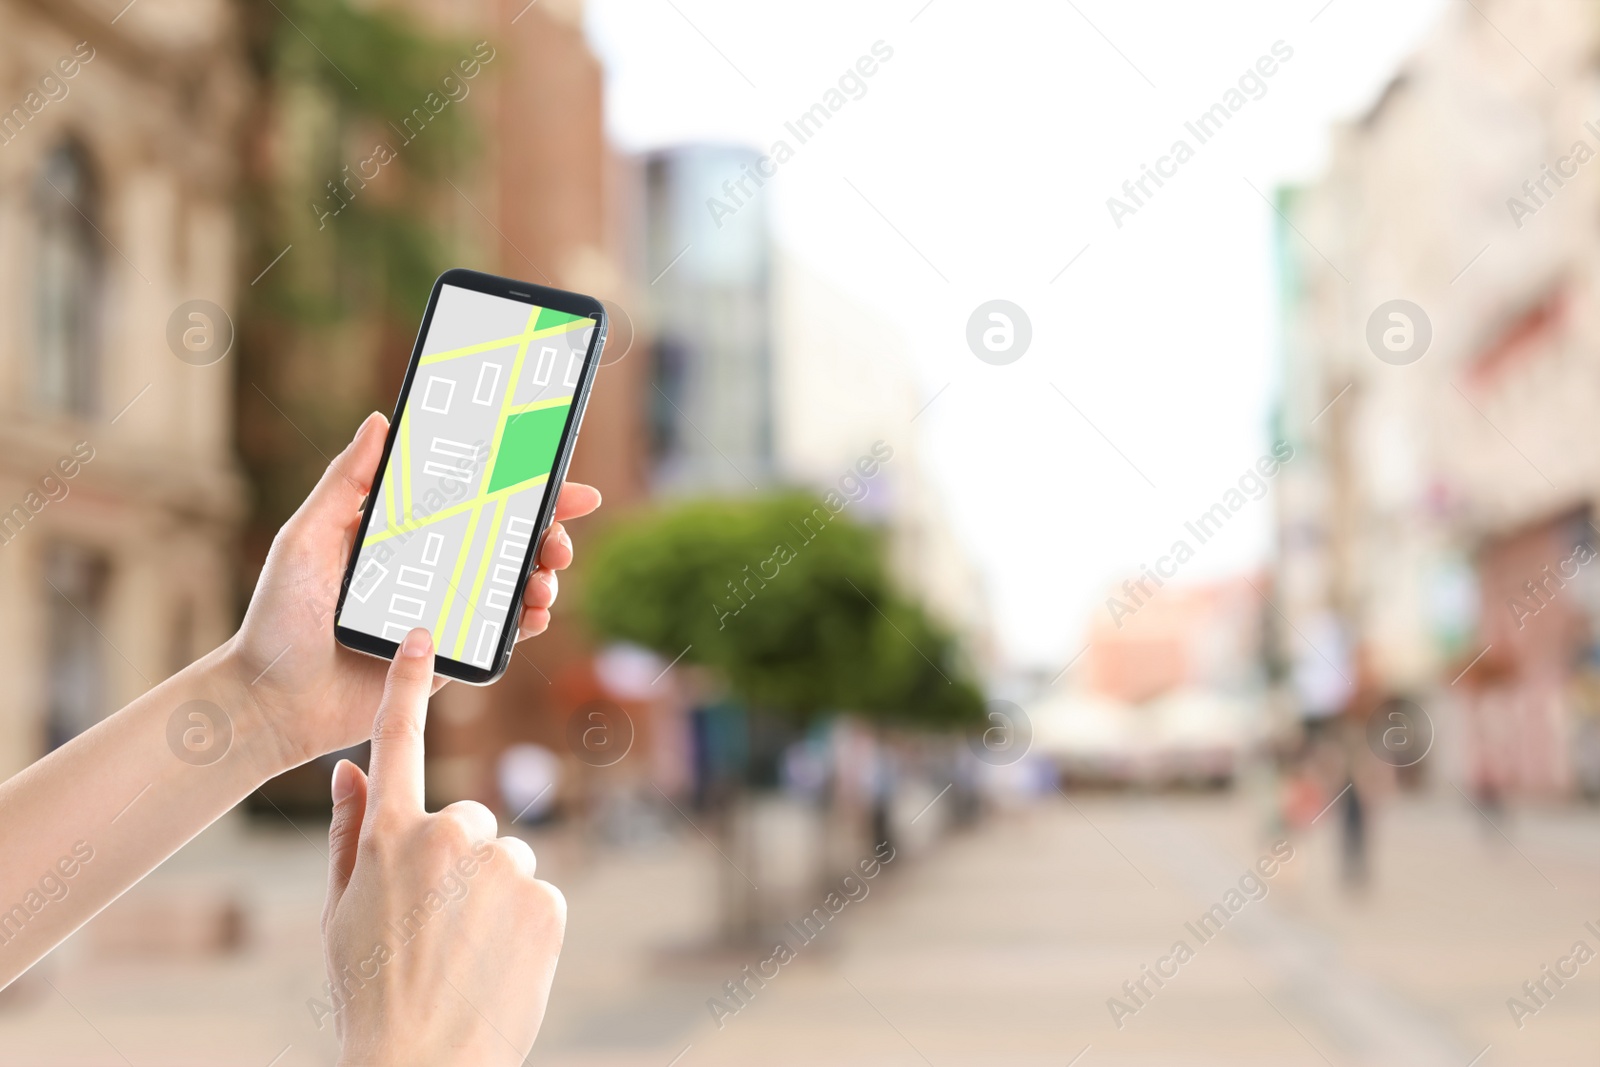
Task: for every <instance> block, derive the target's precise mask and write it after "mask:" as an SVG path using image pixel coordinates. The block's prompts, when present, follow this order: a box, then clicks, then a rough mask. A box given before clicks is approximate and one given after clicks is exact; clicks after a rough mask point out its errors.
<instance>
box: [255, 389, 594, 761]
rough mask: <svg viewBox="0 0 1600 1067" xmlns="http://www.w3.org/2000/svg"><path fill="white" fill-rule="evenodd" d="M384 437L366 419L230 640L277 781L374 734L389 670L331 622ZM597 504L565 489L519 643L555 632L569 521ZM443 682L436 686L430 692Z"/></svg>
mask: <svg viewBox="0 0 1600 1067" xmlns="http://www.w3.org/2000/svg"><path fill="white" fill-rule="evenodd" d="M387 431H388V421H387V420H386V419H385V418H384V417H383V416H382V415H380V414H378V413H376V412H374V413H373V414H372V415H369V416H368V417H367V420H366V421H365V422H363V423H362V424H361V428H360V429H359V430H358V431H357V432H356V435H355V439H354V440H353V441H351V442H350V444H349V446H348V447H347V448H346V449H345V450H344V451H343V452H341V453H340V454H339V455H338V456H336V457H335V458H334V460H333V461H332V462H331V463H330V464H329V465H328V469H327V470H326V471H325V472H324V473H323V476H322V480H321V481H319V482H318V483H317V485H316V488H315V489H313V490H312V491H311V495H310V496H309V497H307V498H306V500H305V502H304V503H303V504H301V506H300V508H299V510H298V511H296V512H295V513H294V515H293V516H292V517H291V518H290V519H289V521H288V522H287V523H285V524H284V526H283V528H282V529H281V530H279V531H278V536H277V537H276V538H274V539H273V542H272V550H271V551H270V552H269V553H268V555H267V562H266V566H265V567H264V568H263V570H262V572H261V576H260V578H259V579H258V580H257V582H256V589H255V593H254V595H253V596H252V597H251V599H250V608H249V610H248V611H247V612H246V613H245V618H244V623H243V624H242V625H241V626H240V628H239V632H238V633H237V634H236V635H235V636H234V637H233V638H232V640H230V641H229V643H228V646H227V650H226V651H227V658H228V660H229V662H231V663H232V664H233V665H234V670H235V672H236V674H237V677H238V680H239V690H240V691H241V692H243V693H245V694H246V695H247V697H248V706H249V707H250V708H251V709H253V710H254V711H256V712H257V713H258V714H259V718H260V725H261V726H262V727H263V730H262V731H261V733H262V737H263V741H264V742H266V741H270V742H271V743H272V750H271V751H270V752H267V753H264V756H265V759H266V767H267V769H268V770H271V771H273V773H276V772H277V771H281V770H285V769H287V768H289V767H294V766H298V765H299V764H301V763H304V762H305V761H307V760H309V759H312V758H314V757H316V756H320V755H322V754H323V753H326V752H332V751H336V750H338V749H341V748H347V747H349V746H350V745H354V744H357V743H359V742H360V741H362V740H364V739H365V738H366V737H368V736H369V734H370V732H371V728H372V709H373V708H374V707H376V706H377V703H378V697H379V694H380V693H381V692H382V691H383V685H384V673H385V669H386V664H385V663H384V662H383V661H381V660H378V659H374V658H372V657H370V656H365V655H362V654H361V653H358V652H353V651H351V650H350V649H348V648H345V647H343V646H341V645H339V644H338V643H337V642H336V641H335V640H334V637H333V621H334V619H333V616H334V607H335V605H336V604H337V601H338V595H339V584H340V581H341V579H342V577H343V575H344V570H345V565H346V563H347V562H348V560H349V558H350V550H351V546H352V542H353V540H354V538H355V533H356V529H357V527H358V526H359V523H360V508H361V505H362V502H363V501H364V500H366V498H367V496H368V494H369V493H370V492H371V489H372V481H373V477H374V475H375V474H376V473H377V469H378V462H379V460H380V458H381V457H382V454H383V442H384V436H385V434H386V433H387ZM599 506H600V493H599V491H598V490H596V489H594V488H592V487H590V486H587V485H582V484H580V483H577V482H568V483H566V484H564V485H563V486H562V487H561V493H560V496H559V497H558V498H557V503H556V512H555V518H556V521H555V522H554V523H553V524H552V525H551V527H550V532H549V534H548V535H547V536H546V537H545V540H544V544H543V546H542V547H541V549H540V554H539V561H538V567H537V569H536V570H535V571H534V572H533V574H532V575H531V576H530V578H529V579H528V587H527V592H526V594H525V596H524V598H523V609H522V617H521V620H520V623H519V630H518V640H521V639H524V638H527V637H531V636H533V635H534V634H538V633H542V632H543V631H544V629H545V627H547V626H548V625H549V624H550V607H551V605H553V604H554V603H555V599H556V592H557V581H556V572H557V571H559V570H562V569H564V568H566V567H567V566H568V565H570V564H571V563H572V540H571V538H569V537H568V536H567V532H566V530H565V529H564V528H563V527H562V525H561V520H563V519H575V518H579V517H581V516H583V515H587V514H589V513H590V512H592V511H594V510H595V508H597V507H599ZM444 681H445V680H444V679H442V678H440V679H436V680H435V681H434V682H433V687H434V689H435V690H437V689H438V688H439V687H441V686H443V685H444Z"/></svg>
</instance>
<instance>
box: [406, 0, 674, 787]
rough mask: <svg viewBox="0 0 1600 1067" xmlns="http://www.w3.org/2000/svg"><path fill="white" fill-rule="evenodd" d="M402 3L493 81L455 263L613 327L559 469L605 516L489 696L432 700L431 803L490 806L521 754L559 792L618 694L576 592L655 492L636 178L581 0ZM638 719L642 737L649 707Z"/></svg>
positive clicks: (451, 211) (455, 209)
mask: <svg viewBox="0 0 1600 1067" xmlns="http://www.w3.org/2000/svg"><path fill="white" fill-rule="evenodd" d="M411 6H412V8H413V9H414V10H416V11H418V12H419V13H421V14H422V15H424V16H425V17H426V18H427V19H428V20H429V21H430V24H432V25H437V26H438V27H439V28H440V30H441V32H449V33H453V34H455V35H456V36H458V37H469V38H472V39H476V38H483V39H487V40H489V41H490V42H491V43H492V45H493V47H494V48H495V50H496V56H495V59H494V61H493V63H492V65H491V66H490V68H489V70H490V73H491V75H492V76H491V77H490V78H488V79H486V81H485V83H484V84H482V85H481V86H480V87H479V88H478V89H476V90H475V95H474V97H472V98H470V99H469V101H468V103H469V104H471V105H473V106H475V107H476V111H475V112H474V113H473V114H474V116H475V121H476V123H477V124H478V126H479V129H480V135H479V139H478V140H479V142H480V151H481V154H479V155H475V156H474V157H473V158H472V159H469V160H464V161H463V165H462V166H461V168H460V169H459V172H458V173H457V174H455V175H452V176H451V181H452V182H453V183H454V184H455V185H456V186H458V187H459V192H452V193H451V194H450V199H449V200H448V201H447V202H446V207H445V209H444V216H445V218H446V219H447V220H448V222H447V223H446V226H445V229H446V233H447V237H448V240H449V242H450V243H451V245H452V247H453V248H455V249H456V250H457V254H458V256H459V259H460V262H461V263H463V264H466V265H471V266H474V267H477V268H479V269H483V270H487V271H490V272H492V273H498V274H503V275H507V276H510V277H514V278H523V279H527V280H530V281H534V282H538V283H540V284H543V285H551V286H555V287H557V288H562V289H570V290H575V291H578V292H583V293H588V294H591V295H593V296H596V297H598V298H600V299H602V300H603V301H604V302H605V304H606V306H607V310H608V313H609V315H610V318H611V320H612V322H611V329H610V332H609V334H608V337H607V341H606V351H605V354H604V356H603V364H602V368H601V370H600V373H599V377H598V378H597V379H596V382H595V386H594V392H593V394H592V398H591V400H590V403H589V405H588V408H587V410H586V412H585V415H584V421H583V433H582V436H581V437H580V438H579V442H578V447H577V451H576V452H575V454H574V457H573V462H572V467H571V469H570V475H569V476H570V477H571V478H572V479H573V480H575V481H583V482H589V483H591V484H593V485H595V486H597V487H598V488H599V489H600V491H601V493H602V494H603V496H604V498H605V507H604V508H603V509H602V511H601V513H600V514H599V515H597V516H596V517H595V518H593V519H585V520H580V521H579V522H578V523H577V524H575V525H574V526H573V540H574V541H575V543H576V544H577V546H578V547H577V564H576V566H575V567H574V569H573V570H572V571H570V572H568V573H567V574H564V575H563V576H562V599H561V603H560V604H559V605H558V606H557V609H556V621H555V622H554V623H553V624H552V625H551V627H550V629H549V630H548V631H547V632H546V633H545V634H543V635H542V636H540V637H538V638H536V639H534V640H532V641H529V642H525V643H523V644H521V645H519V646H518V652H517V654H516V655H515V656H513V658H512V663H511V667H510V669H509V670H508V671H507V674H506V676H505V678H504V679H503V680H501V681H500V682H498V683H496V684H495V685H494V686H492V687H488V688H481V689H480V688H473V687H470V686H451V687H449V688H447V689H446V690H444V691H443V692H442V693H441V694H440V695H439V696H438V697H437V698H436V699H435V702H434V707H435V711H436V714H435V716H434V718H433V719H431V720H430V728H429V729H430V734H429V758H430V770H429V774H430V779H429V787H430V790H432V791H435V792H436V793H437V794H438V797H439V799H454V798H456V797H474V798H476V799H481V800H484V801H488V802H490V803H494V802H496V801H497V800H499V799H501V798H499V797H497V795H496V794H497V785H496V773H497V772H496V762H497V760H498V758H499V756H500V754H501V752H503V751H504V750H506V749H507V748H509V747H510V746H512V745H515V744H529V743H532V744H537V745H540V746H542V747H543V748H544V749H546V750H549V751H551V752H554V753H557V754H559V755H560V756H561V757H563V758H564V759H567V766H568V773H567V774H566V775H565V782H564V784H563V786H562V789H563V790H565V789H566V788H567V787H568V785H569V784H570V782H571V779H572V777H573V775H574V773H576V772H578V771H581V770H582V768H581V767H579V766H576V765H572V764H571V762H570V755H571V751H570V745H569V744H568V742H567V739H566V736H565V731H566V726H567V722H568V719H569V718H570V717H571V715H572V714H573V713H574V711H575V710H576V709H577V708H579V707H580V706H581V705H583V704H585V703H586V702H588V701H592V700H602V699H615V698H614V696H613V695H612V694H611V693H610V691H609V690H608V689H607V688H606V687H605V686H604V685H603V684H602V682H601V680H600V678H599V676H598V673H597V670H596V665H595V652H596V650H595V649H594V647H593V646H592V645H591V644H590V643H589V642H588V640H587V639H586V637H585V636H584V632H583V627H582V624H581V622H580V620H579V611H578V589H579V588H580V587H581V582H582V567H583V560H584V550H583V546H584V543H585V541H586V540H587V539H588V538H589V537H590V536H591V535H592V534H593V533H594V532H596V531H597V529H598V528H600V527H601V526H603V524H604V523H606V522H608V521H614V519H615V518H616V517H620V516H621V515H623V514H625V513H626V512H627V511H628V509H629V508H631V507H633V506H635V505H637V504H638V503H639V502H640V501H641V500H643V499H644V498H645V496H646V494H647V493H648V492H649V490H650V485H651V478H652V466H651V462H650V436H649V428H648V421H647V418H646V413H647V412H648V411H649V406H650V398H649V396H648V395H647V394H648V393H649V392H650V388H649V383H650V370H651V360H650V343H649V341H648V340H646V339H643V337H642V336H641V335H642V333H643V332H644V331H646V330H648V328H649V327H648V324H649V322H650V315H649V309H648V307H646V306H644V298H643V291H644V288H645V287H644V285H643V283H641V282H640V281H639V279H638V277H637V272H636V262H635V258H634V257H635V250H636V248H637V245H638V243H639V226H640V221H639V220H640V219H641V212H640V208H639V206H638V198H639V196H640V192H639V189H640V184H641V181H642V178H641V176H640V174H639V173H638V171H637V168H636V167H634V166H633V165H632V164H631V162H629V161H627V160H622V159H619V158H618V157H617V156H616V155H615V154H614V153H613V152H612V151H611V149H610V147H609V146H608V144H607V143H606V139H605V130H604V117H603V85H602V72H601V69H600V65H599V62H598V61H597V60H596V58H595V56H594V54H593V53H592V52H591V51H590V49H589V45H588V42H587V40H586V39H585V37H584V33H583V4H582V2H581V0H555V2H551V0H545V2H542V3H539V4H536V5H531V6H529V5H527V4H526V0H521V2H518V3H511V2H508V3H499V4H494V5H489V7H488V8H487V9H484V10H479V9H476V8H469V7H464V6H463V5H459V4H454V3H450V2H446V0H412V4H411ZM513 20H514V21H513ZM508 27H509V28H508ZM408 355H409V349H407V351H406V352H405V353H403V354H402V363H401V364H400V365H399V367H398V368H397V369H398V370H399V371H403V369H404V364H403V358H404V356H408ZM396 381H397V382H398V375H397V376H396ZM636 710H640V714H639V716H638V718H639V720H640V728H641V730H645V729H646V728H647V727H648V721H649V716H648V712H647V709H643V710H641V709H636ZM640 743H641V746H643V745H644V744H645V743H646V742H645V741H644V740H643V739H641V742H640Z"/></svg>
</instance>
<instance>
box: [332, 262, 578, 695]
mask: <svg viewBox="0 0 1600 1067" xmlns="http://www.w3.org/2000/svg"><path fill="white" fill-rule="evenodd" d="M447 285H453V286H455V287H457V288H458V289H468V290H471V291H473V292H479V293H487V294H489V295H491V296H498V297H503V298H505V299H507V300H514V301H517V302H518V303H523V304H531V305H537V306H538V307H542V308H549V309H550V310H552V311H560V312H564V313H566V314H569V315H580V316H583V317H584V318H589V319H594V320H595V324H596V329H595V331H594V334H593V335H592V336H591V337H590V339H589V350H588V352H587V353H585V355H584V360H583V369H582V371H581V372H580V374H579V377H578V386H577V390H576V392H574V394H573V398H572V407H571V409H570V410H569V412H568V414H567V424H566V426H565V427H563V428H562V431H561V441H560V443H559V445H558V446H557V447H556V458H555V466H554V467H553V468H552V469H551V472H550V480H549V481H548V482H546V483H545V484H546V487H547V490H546V492H545V496H544V501H543V502H542V503H541V504H540V507H539V518H538V523H537V524H536V525H535V526H534V531H533V536H532V537H531V538H530V539H529V541H528V552H527V554H526V555H525V556H524V558H523V560H522V569H521V571H520V573H519V574H518V577H517V587H516V596H515V598H514V599H513V600H512V602H511V607H510V608H509V609H508V615H507V618H506V623H505V625H504V626H503V627H502V628H501V632H500V644H499V647H498V648H497V649H496V651H495V658H494V661H493V663H492V664H491V665H490V666H488V667H479V666H476V665H474V664H471V663H464V662H462V661H461V660H458V659H453V658H451V657H448V656H442V655H439V654H438V653H437V651H436V652H435V654H434V657H433V670H434V673H435V674H439V675H443V676H444V677H446V678H453V679H455V680H457V681H462V682H466V683H467V684H469V685H488V684H489V683H490V682H493V681H495V680H496V679H497V678H499V677H500V676H501V675H502V674H504V673H505V671H506V668H507V667H508V666H510V664H511V652H512V649H513V648H514V647H515V645H516V638H517V631H518V628H519V626H520V623H521V621H522V598H523V594H524V593H525V592H526V591H527V585H528V578H529V576H530V575H531V574H532V572H533V567H534V561H535V560H537V559H538V558H539V550H540V548H541V547H543V545H544V538H545V534H546V533H547V532H548V531H549V529H550V523H551V520H552V518H553V516H554V514H555V507H556V500H557V498H558V497H559V496H560V495H561V493H560V487H561V485H562V484H563V483H564V482H565V480H566V474H567V465H568V463H569V462H570V461H571V459H572V453H573V450H574V447H575V446H576V444H577V439H578V429H579V427H580V426H581V424H582V422H583V413H584V409H585V408H586V407H587V406H588V402H589V391H590V389H591V388H592V386H593V385H594V379H595V375H596V373H597V372H598V370H599V365H600V355H601V350H602V349H603V348H604V346H605V336H606V325H607V321H606V311H605V306H604V305H603V304H601V303H600V301H598V300H596V299H594V298H593V297H589V296H583V295H582V294H580V293H571V292H567V291H566V290H564V289H552V288H550V287H549V286H544V285H534V284H533V283H532V282H522V281H517V280H516V279H513V278H501V277H499V276H497V275H493V274H483V273H480V272H479V271H474V270H466V269H464V268H455V269H452V270H447V271H445V272H444V273H443V274H441V275H439V277H438V278H436V279H434V283H433V290H432V292H430V293H429V294H428V307H427V310H426V311H424V312H423V316H422V325H421V326H420V327H418V329H417V339H416V343H415V344H414V345H413V346H412V349H411V361H410V363H409V364H408V365H407V366H406V376H405V381H404V382H403V383H402V384H401V386H400V397H399V399H398V400H397V401H396V402H395V407H394V414H393V416H392V417H391V418H390V420H389V434H388V436H387V437H386V438H385V439H384V442H383V457H382V458H381V459H380V460H379V461H378V470H377V473H376V474H375V475H374V476H373V481H372V491H371V493H369V495H368V498H367V504H366V505H365V506H363V508H362V514H361V525H360V527H359V528H358V529H357V531H356V537H355V542H354V544H353V545H352V547H351V549H350V558H349V560H348V561H347V562H346V563H345V568H344V580H343V581H342V582H341V583H340V585H339V601H338V606H337V607H336V608H335V609H334V616H333V617H334V627H333V634H334V637H335V638H336V639H337V640H338V642H339V643H340V644H342V645H344V646H345V647H346V648H350V649H354V650H355V651H357V652H364V653H366V654H367V655H370V656H377V657H378V658H380V659H393V658H394V654H395V652H396V651H397V650H398V649H399V647H400V646H399V643H398V642H395V641H390V640H389V639H388V638H385V637H377V636H374V635H373V634H369V633H365V632H363V631H360V630H353V629H350V628H349V627H347V626H343V625H340V624H339V622H338V619H339V616H340V614H341V613H342V612H343V611H344V599H345V596H346V594H347V593H349V591H350V582H351V580H352V579H353V578H354V576H355V567H356V561H357V560H358V559H359V558H360V556H361V545H362V543H363V542H364V541H365V540H366V538H367V524H368V523H369V522H370V521H371V519H372V508H371V506H370V505H371V501H372V495H373V494H375V493H376V491H377V487H378V486H379V485H381V484H382V482H383V476H384V474H385V473H386V472H387V471H388V469H389V454H390V452H391V451H392V450H393V448H394V443H395V438H396V437H397V436H398V434H399V432H400V416H401V413H402V412H403V411H405V407H406V404H407V403H409V402H410V399H411V386H412V383H413V382H414V381H415V379H416V376H417V368H418V366H419V364H420V361H421V359H422V349H423V346H424V345H425V344H426V343H427V339H428V331H429V330H430V329H431V328H432V326H433V313H434V310H435V309H436V308H437V307H438V305H439V294H440V293H441V292H443V290H444V287H445V286H447ZM551 485H554V486H555V487H556V491H555V492H549V491H548V487H549V486H551ZM467 610H469V611H470V610H472V607H471V606H470V605H469V606H468V608H467Z"/></svg>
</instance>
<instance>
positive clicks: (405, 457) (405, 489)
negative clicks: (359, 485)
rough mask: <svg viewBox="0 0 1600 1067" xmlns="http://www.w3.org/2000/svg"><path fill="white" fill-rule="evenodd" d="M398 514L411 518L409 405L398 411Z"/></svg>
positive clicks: (407, 518) (406, 518)
mask: <svg viewBox="0 0 1600 1067" xmlns="http://www.w3.org/2000/svg"><path fill="white" fill-rule="evenodd" d="M395 443H396V444H398V445H399V446H400V514H401V515H402V516H404V518H405V520H408V521H409V520H410V518H411V405H409V404H407V405H406V410H404V411H402V412H401V413H400V438H399V440H398V441H396V442H395Z"/></svg>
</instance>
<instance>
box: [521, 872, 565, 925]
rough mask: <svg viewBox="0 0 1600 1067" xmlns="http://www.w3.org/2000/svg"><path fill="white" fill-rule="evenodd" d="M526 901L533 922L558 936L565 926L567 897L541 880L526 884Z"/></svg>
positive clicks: (536, 879)
mask: <svg viewBox="0 0 1600 1067" xmlns="http://www.w3.org/2000/svg"><path fill="white" fill-rule="evenodd" d="M527 899H528V903H529V904H530V905H531V908H530V911H531V914H532V917H533V918H534V920H535V921H537V922H539V923H540V924H541V925H543V926H544V927H545V928H546V929H548V930H552V931H554V932H555V933H557V934H558V935H559V934H560V933H561V932H562V931H564V930H565V929H566V926H567V897H566V894H564V893H562V892H561V890H559V889H557V888H556V887H555V886H553V885H551V884H550V883H549V882H546V881H544V880H542V879H539V878H535V879H532V880H531V881H530V882H529V883H528V887H527Z"/></svg>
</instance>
